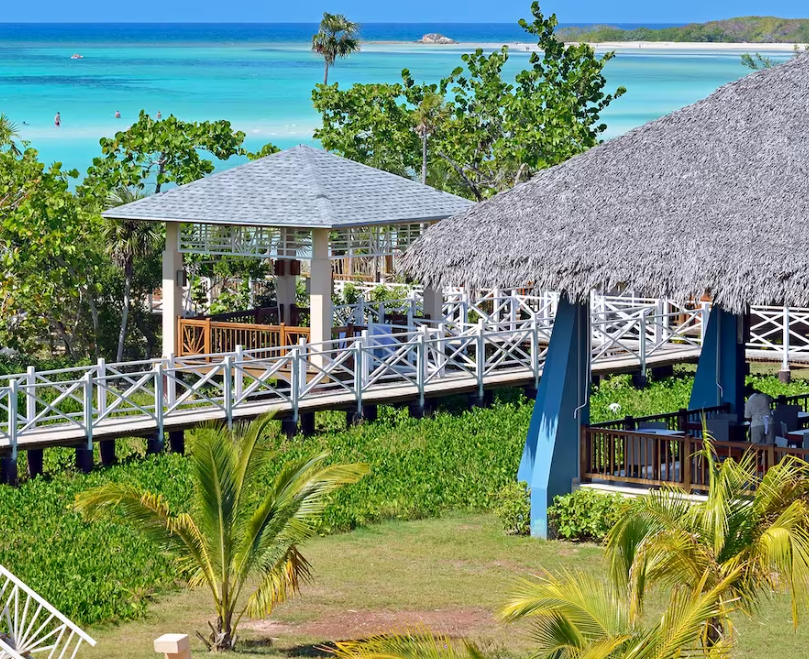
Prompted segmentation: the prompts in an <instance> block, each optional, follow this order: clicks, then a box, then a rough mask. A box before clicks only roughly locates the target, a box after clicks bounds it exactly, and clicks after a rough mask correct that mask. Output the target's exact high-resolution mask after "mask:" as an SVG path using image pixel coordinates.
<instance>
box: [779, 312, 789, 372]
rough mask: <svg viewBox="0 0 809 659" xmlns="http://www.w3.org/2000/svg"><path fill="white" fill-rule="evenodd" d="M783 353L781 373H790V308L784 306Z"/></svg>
mask: <svg viewBox="0 0 809 659" xmlns="http://www.w3.org/2000/svg"><path fill="white" fill-rule="evenodd" d="M782 331H783V334H782V336H783V339H782V344H783V345H782V348H781V349H782V351H783V353H784V354H783V358H782V360H781V371H783V372H784V373H789V307H788V306H786V305H784V326H783V328H782Z"/></svg>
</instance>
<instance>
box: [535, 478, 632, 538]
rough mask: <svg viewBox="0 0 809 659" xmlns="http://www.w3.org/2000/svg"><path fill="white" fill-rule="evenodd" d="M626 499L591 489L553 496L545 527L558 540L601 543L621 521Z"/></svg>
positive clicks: (618, 495)
mask: <svg viewBox="0 0 809 659" xmlns="http://www.w3.org/2000/svg"><path fill="white" fill-rule="evenodd" d="M626 502H627V499H625V498H624V497H622V496H621V495H620V494H605V493H603V492H597V491H595V490H590V489H586V488H585V489H581V490H576V491H575V492H573V493H572V494H566V495H564V496H561V497H556V498H555V499H554V500H553V505H552V506H551V507H550V508H548V525H549V526H550V528H551V529H552V532H553V533H554V535H555V536H556V537H557V538H563V539H565V540H593V541H595V542H601V541H602V540H604V539H605V538H606V537H607V534H608V533H609V532H610V529H611V528H612V527H613V526H614V525H615V522H617V521H618V519H619V518H620V515H621V512H622V511H623V510H624V507H625V506H626Z"/></svg>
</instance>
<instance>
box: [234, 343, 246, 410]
mask: <svg viewBox="0 0 809 659" xmlns="http://www.w3.org/2000/svg"><path fill="white" fill-rule="evenodd" d="M235 352H236V361H235V363H234V364H233V368H234V372H233V377H234V380H235V381H234V383H233V393H234V395H235V399H236V400H237V401H238V400H241V399H242V394H243V393H244V348H243V347H242V346H236V351H235Z"/></svg>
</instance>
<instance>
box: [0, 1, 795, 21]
mask: <svg viewBox="0 0 809 659" xmlns="http://www.w3.org/2000/svg"><path fill="white" fill-rule="evenodd" d="M3 5H5V6H4V7H3V20H4V21H7V22H28V21H32V22H40V21H44V22H54V23H58V22H63V21H74V22H129V21H136V22H147V21H155V20H157V21H165V22H175V21H200V22H313V21H316V20H317V19H318V18H319V16H320V15H321V14H322V13H323V11H330V12H343V13H345V14H348V15H349V16H350V17H351V18H353V19H354V20H358V21H360V22H408V23H411V22H412V23H417V22H419V23H423V22H431V21H434V22H468V23H474V22H496V23H510V22H512V21H514V20H515V19H517V18H519V17H521V16H525V15H526V14H527V13H528V7H529V5H530V0H495V1H492V0H407V1H406V2H393V1H391V0H296V1H295V2H280V1H278V0H227V2H222V0H145V1H144V0H141V1H140V2H133V0H33V1H30V0H29V1H19V0H4V2H3ZM542 8H543V10H545V11H546V12H548V13H550V12H556V13H557V15H558V16H559V20H560V21H562V22H565V23H571V22H574V23H577V22H608V23H654V22H658V23H680V22H690V21H705V20H712V19H718V18H728V17H730V16H744V15H751V14H754V15H761V14H767V15H770V16H784V17H809V6H807V4H806V0H769V1H767V2H764V1H763V0H733V1H731V0H681V1H679V2H650V1H649V0H606V1H605V0H547V1H546V2H542Z"/></svg>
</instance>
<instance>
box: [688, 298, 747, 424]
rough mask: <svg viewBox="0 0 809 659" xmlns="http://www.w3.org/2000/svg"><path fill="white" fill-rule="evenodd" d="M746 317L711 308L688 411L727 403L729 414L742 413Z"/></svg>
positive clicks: (716, 307) (745, 367) (745, 369)
mask: <svg viewBox="0 0 809 659" xmlns="http://www.w3.org/2000/svg"><path fill="white" fill-rule="evenodd" d="M749 318H750V316H749V314H740V315H737V314H733V313H731V312H729V311H726V310H725V309H722V308H721V307H718V306H716V305H714V306H713V307H712V308H711V311H710V314H709V316H708V324H707V326H706V328H705V330H704V335H703V339H702V352H701V353H700V356H699V362H698V364H697V374H696V376H695V377H694V386H693V388H692V389H691V400H690V401H689V403H688V405H689V409H692V410H696V409H699V408H701V407H713V406H716V405H724V404H727V405H728V406H729V407H730V413H731V414H738V415H741V414H743V412H744V378H745V375H746V374H747V364H746V361H745V346H746V344H747V340H748V336H749V334H750V322H749Z"/></svg>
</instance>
